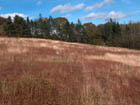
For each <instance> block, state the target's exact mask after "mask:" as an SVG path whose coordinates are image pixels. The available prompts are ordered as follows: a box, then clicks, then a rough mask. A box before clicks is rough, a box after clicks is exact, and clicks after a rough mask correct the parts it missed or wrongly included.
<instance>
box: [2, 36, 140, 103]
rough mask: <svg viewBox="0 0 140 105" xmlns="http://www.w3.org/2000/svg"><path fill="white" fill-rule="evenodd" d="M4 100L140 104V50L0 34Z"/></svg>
mask: <svg viewBox="0 0 140 105" xmlns="http://www.w3.org/2000/svg"><path fill="white" fill-rule="evenodd" d="M0 105H140V51H138V50H130V49H124V48H114V47H101V46H93V45H86V44H78V43H68V42H60V41H52V40H45V39H32V38H30V39H26V38H25V39H22V38H0Z"/></svg>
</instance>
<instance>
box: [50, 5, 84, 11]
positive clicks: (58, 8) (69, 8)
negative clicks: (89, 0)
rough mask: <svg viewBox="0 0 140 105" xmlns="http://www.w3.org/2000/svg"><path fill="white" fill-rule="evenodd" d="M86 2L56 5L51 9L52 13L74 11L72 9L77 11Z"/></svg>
mask: <svg viewBox="0 0 140 105" xmlns="http://www.w3.org/2000/svg"><path fill="white" fill-rule="evenodd" d="M84 5H85V4H84V3H81V4H78V5H75V6H72V5H71V4H65V5H58V6H56V7H54V8H53V9H52V10H51V13H56V12H58V13H67V12H72V11H77V10H80V9H82V8H83V7H84Z"/></svg>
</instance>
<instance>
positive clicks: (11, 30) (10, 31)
mask: <svg viewBox="0 0 140 105" xmlns="http://www.w3.org/2000/svg"><path fill="white" fill-rule="evenodd" d="M3 28H4V31H5V32H6V34H7V35H8V36H9V37H14V36H15V34H16V29H15V26H14V24H13V22H12V19H11V17H10V16H9V17H8V19H7V21H6V23H5V24H4V25H3Z"/></svg>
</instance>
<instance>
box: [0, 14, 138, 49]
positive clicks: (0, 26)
mask: <svg viewBox="0 0 140 105" xmlns="http://www.w3.org/2000/svg"><path fill="white" fill-rule="evenodd" d="M0 35H1V36H8V37H26V38H44V39H52V40H61V41H67V42H78V43H86V44H93V45H104V46H114V47H124V48H130V49H140V22H136V23H133V22H129V23H128V24H119V23H118V22H116V21H113V20H112V19H110V20H109V21H108V22H106V23H105V24H100V25H97V26H96V25H95V24H93V23H85V24H82V23H81V21H80V20H79V19H78V21H77V23H75V24H74V23H73V22H71V23H70V22H69V21H68V20H67V19H66V18H62V17H59V18H53V17H51V16H50V17H49V18H43V17H42V15H41V14H40V15H39V18H38V19H36V20H31V19H29V18H28V17H27V18H26V19H24V18H23V17H20V16H18V15H16V16H15V17H14V19H11V17H8V18H7V19H5V18H2V17H0Z"/></svg>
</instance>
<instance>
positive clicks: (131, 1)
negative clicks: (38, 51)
mask: <svg viewBox="0 0 140 105" xmlns="http://www.w3.org/2000/svg"><path fill="white" fill-rule="evenodd" d="M139 5H140V0H0V16H1V17H5V18H7V17H8V16H11V17H14V16H15V15H19V16H22V17H24V18H26V17H30V18H31V19H37V18H38V17H39V14H40V13H41V14H42V16H43V17H49V16H53V17H54V18H56V17H66V18H68V20H69V21H70V22H74V23H75V22H77V20H78V19H80V20H81V22H82V23H86V22H93V23H94V24H104V23H105V22H106V21H108V20H109V19H110V18H112V19H113V20H116V21H118V22H120V23H128V22H130V21H133V22H137V21H140V7H139Z"/></svg>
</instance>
